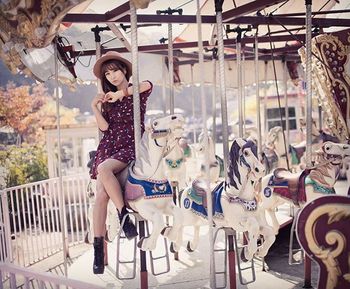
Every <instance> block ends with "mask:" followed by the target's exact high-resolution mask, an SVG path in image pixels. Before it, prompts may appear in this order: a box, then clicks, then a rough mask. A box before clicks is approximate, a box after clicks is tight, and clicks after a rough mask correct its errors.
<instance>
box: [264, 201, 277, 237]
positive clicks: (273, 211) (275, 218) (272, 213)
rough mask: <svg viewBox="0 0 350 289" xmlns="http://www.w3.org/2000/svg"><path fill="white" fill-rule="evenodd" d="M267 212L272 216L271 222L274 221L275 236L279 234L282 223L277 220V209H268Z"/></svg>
mask: <svg viewBox="0 0 350 289" xmlns="http://www.w3.org/2000/svg"><path fill="white" fill-rule="evenodd" d="M267 212H268V213H269V215H270V218H271V221H272V227H273V232H274V233H275V235H277V234H278V230H279V229H280V223H279V222H278V220H277V216H276V208H275V207H273V208H268V209H267Z"/></svg>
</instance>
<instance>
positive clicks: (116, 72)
mask: <svg viewBox="0 0 350 289" xmlns="http://www.w3.org/2000/svg"><path fill="white" fill-rule="evenodd" d="M105 77H106V79H107V80H108V81H109V82H110V83H111V84H113V85H114V86H118V85H120V84H121V83H123V82H124V81H125V79H126V78H125V74H124V72H123V71H122V70H120V69H117V68H114V69H107V71H106V72H105Z"/></svg>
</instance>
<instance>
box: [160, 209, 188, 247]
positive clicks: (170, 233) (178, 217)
mask: <svg viewBox="0 0 350 289" xmlns="http://www.w3.org/2000/svg"><path fill="white" fill-rule="evenodd" d="M166 214H169V215H172V216H173V226H171V227H166V228H164V230H163V231H162V234H163V235H164V236H165V237H167V238H168V239H169V240H170V241H171V242H173V243H174V246H175V247H173V248H174V250H175V251H177V250H178V249H179V248H180V247H181V245H182V228H183V215H182V211H181V209H180V208H179V207H177V206H175V205H174V204H173V203H171V205H169V206H168V207H167V208H166Z"/></svg>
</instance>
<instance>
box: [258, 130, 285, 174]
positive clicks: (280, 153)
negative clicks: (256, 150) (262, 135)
mask: <svg viewBox="0 0 350 289" xmlns="http://www.w3.org/2000/svg"><path fill="white" fill-rule="evenodd" d="M287 157H288V160H289V163H290V156H289V154H287V155H286V151H285V146H284V141H283V131H282V127H280V126H275V127H273V128H271V129H270V130H269V132H268V134H267V138H266V144H265V146H264V148H263V161H264V164H265V168H266V171H267V173H269V172H271V171H272V170H273V169H274V168H277V167H283V168H286V167H287V160H286V158H287Z"/></svg>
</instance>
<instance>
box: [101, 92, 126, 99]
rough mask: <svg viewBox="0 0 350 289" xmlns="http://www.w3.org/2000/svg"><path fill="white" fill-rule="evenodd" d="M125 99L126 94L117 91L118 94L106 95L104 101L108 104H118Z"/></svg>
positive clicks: (109, 93) (108, 93)
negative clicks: (118, 101) (117, 102)
mask: <svg viewBox="0 0 350 289" xmlns="http://www.w3.org/2000/svg"><path fill="white" fill-rule="evenodd" d="M123 98H124V93H123V92H122V91H120V90H118V91H116V92H112V91H110V92H107V93H106V94H105V97H104V101H107V102H116V101H117V100H120V101H122V100H123Z"/></svg>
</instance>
